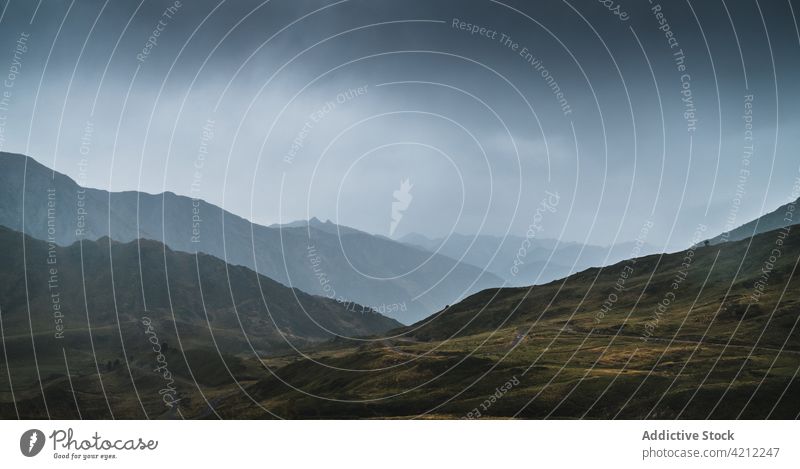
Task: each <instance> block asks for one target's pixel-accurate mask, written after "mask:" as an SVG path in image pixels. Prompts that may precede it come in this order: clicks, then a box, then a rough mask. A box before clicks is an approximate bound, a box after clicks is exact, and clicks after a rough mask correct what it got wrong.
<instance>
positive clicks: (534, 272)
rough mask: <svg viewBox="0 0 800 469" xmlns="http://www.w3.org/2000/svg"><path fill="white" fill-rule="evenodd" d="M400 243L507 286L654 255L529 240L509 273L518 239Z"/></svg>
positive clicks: (411, 239) (457, 237)
mask: <svg viewBox="0 0 800 469" xmlns="http://www.w3.org/2000/svg"><path fill="white" fill-rule="evenodd" d="M400 241H402V242H404V243H406V244H408V245H411V246H418V247H421V248H423V249H426V250H427V251H430V252H438V253H440V254H444V255H446V256H449V257H452V258H453V259H457V260H459V261H462V262H466V263H468V264H472V265H475V266H478V267H481V268H486V270H488V271H489V272H491V273H493V274H495V275H497V276H498V277H500V278H502V279H503V280H505V281H506V284H507V285H509V286H525V285H534V284H542V283H547V282H550V281H553V280H556V279H559V278H564V277H566V276H568V275H570V274H573V273H575V272H580V271H582V270H585V269H587V268H589V267H602V266H604V265H610V264H614V263H616V262H619V261H621V260H623V259H627V258H629V257H632V256H636V255H644V254H651V253H653V252H657V248H655V247H654V246H651V245H649V244H646V243H645V244H642V245H641V246H639V247H638V249H634V248H635V247H636V244H635V243H634V242H624V243H619V244H616V245H613V246H608V247H603V246H594V245H590V244H586V245H584V244H580V243H573V242H561V241H558V240H554V239H532V240H530V245H531V248H529V249H526V250H525V256H524V257H520V258H519V260H520V261H522V264H521V265H518V266H517V269H515V270H514V271H513V272H512V267H513V266H514V265H515V260H516V259H517V253H518V252H519V251H520V248H521V247H522V246H525V245H526V244H527V243H526V239H525V238H524V237H522V236H514V235H509V236H505V237H500V236H490V235H478V236H470V235H463V234H458V233H455V234H452V235H450V236H449V237H447V238H434V239H431V238H427V237H425V236H423V235H420V234H416V233H412V234H408V235H406V236H404V237H402V238H400ZM523 243H525V244H523Z"/></svg>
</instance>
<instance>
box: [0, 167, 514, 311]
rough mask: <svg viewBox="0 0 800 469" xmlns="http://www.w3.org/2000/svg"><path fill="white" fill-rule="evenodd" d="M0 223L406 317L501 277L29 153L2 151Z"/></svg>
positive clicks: (360, 235) (332, 228)
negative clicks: (207, 264)
mask: <svg viewBox="0 0 800 469" xmlns="http://www.w3.org/2000/svg"><path fill="white" fill-rule="evenodd" d="M48 210H49V212H48ZM23 215H24V223H23ZM48 216H49V218H48ZM0 225H3V226H6V227H8V228H11V229H13V230H17V231H22V232H24V233H26V234H28V235H30V236H32V237H34V238H38V239H42V240H47V239H48V238H52V239H53V240H54V241H55V242H56V243H57V244H59V245H62V246H67V245H70V244H72V243H74V242H75V241H78V240H79V239H87V240H97V239H99V238H101V237H104V236H108V237H110V238H111V239H113V240H115V241H119V242H123V243H126V242H131V241H134V240H136V239H139V238H144V239H151V240H155V241H160V242H163V243H165V244H166V245H167V246H169V247H170V248H171V249H173V250H176V251H184V252H202V253H206V254H210V255H212V256H215V257H217V258H219V259H222V260H225V261H226V262H227V263H229V264H233V265H242V266H245V267H248V268H251V269H253V270H255V271H257V272H259V273H261V274H263V275H266V276H267V277H269V278H271V279H273V280H275V281H277V282H280V283H282V284H284V285H287V286H291V287H294V288H299V289H300V290H302V291H305V292H307V293H310V294H315V295H321V296H327V297H331V298H335V299H340V300H342V302H354V303H358V304H362V305H366V306H370V307H372V308H374V309H375V310H377V311H380V312H383V313H385V314H386V315H388V316H391V317H393V318H395V319H397V320H399V321H401V322H404V323H406V324H409V323H411V322H415V321H417V320H419V319H422V318H423V317H425V316H427V315H429V314H430V313H431V312H432V311H436V310H439V309H441V308H442V307H443V306H445V305H447V304H451V303H454V302H456V301H458V300H459V299H460V298H463V297H465V296H467V295H469V294H471V293H474V292H477V291H480V290H483V289H485V288H489V287H494V286H498V285H501V284H502V283H503V281H502V280H501V279H500V278H498V277H497V276H496V275H494V274H491V273H489V272H483V271H482V270H481V269H479V268H477V267H474V266H472V265H469V264H467V263H462V262H456V261H455V260H453V259H451V258H450V257H447V256H444V255H431V254H430V253H429V252H427V251H425V250H423V249H419V248H415V247H412V246H409V245H407V244H403V243H400V242H395V241H392V240H390V239H388V238H385V237H382V236H374V235H371V234H368V233H364V232H361V231H358V230H355V229H352V228H346V227H337V226H336V225H334V224H332V223H330V222H328V223H322V222H320V221H318V220H312V221H311V222H310V223H300V224H294V225H291V226H284V227H277V226H274V227H266V226H261V225H257V224H253V223H250V222H249V221H247V220H245V219H244V218H242V217H239V216H237V215H234V214H232V213H230V212H227V211H225V210H223V209H222V208H220V207H218V206H215V205H212V204H209V203H207V202H205V201H203V200H199V199H192V198H190V197H184V196H180V195H176V194H174V193H171V192H165V193H162V194H158V195H152V194H147V193H142V192H135V191H126V192H107V191H104V190H98V189H83V188H81V187H80V186H79V185H78V184H77V183H76V182H75V181H74V180H72V179H71V178H69V177H68V176H65V175H63V174H61V173H58V172H55V171H53V170H51V169H49V168H47V167H45V166H43V165H41V164H39V163H37V162H36V161H35V160H33V159H32V158H30V157H26V156H23V155H17V154H10V153H0ZM51 235H52V236H51Z"/></svg>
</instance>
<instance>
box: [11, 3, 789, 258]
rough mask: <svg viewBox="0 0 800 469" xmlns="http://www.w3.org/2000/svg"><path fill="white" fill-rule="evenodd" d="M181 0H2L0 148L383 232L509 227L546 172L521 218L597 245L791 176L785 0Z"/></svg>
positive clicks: (699, 218)
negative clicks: (404, 186) (547, 205)
mask: <svg viewBox="0 0 800 469" xmlns="http://www.w3.org/2000/svg"><path fill="white" fill-rule="evenodd" d="M174 3H175V2H174V1H166V0H165V1H146V2H139V1H138V0H136V1H134V0H130V1H113V2H106V1H101V0H93V1H92V0H81V1H75V2H72V1H67V0H42V1H38V2H37V1H29V0H11V1H9V2H7V3H5V4H4V5H3V13H2V19H0V41H1V42H0V43H1V44H2V45H3V48H2V51H0V68H1V69H2V70H3V74H2V76H3V77H4V78H5V77H6V71H8V72H18V73H12V74H13V79H12V80H11V83H12V85H11V86H8V84H7V83H8V82H7V83H6V84H4V86H0V88H3V90H2V91H4V92H6V93H7V97H6V98H5V99H6V101H8V109H7V110H0V119H2V118H3V117H5V118H6V119H5V123H4V124H3V126H2V130H3V133H2V136H3V140H2V149H3V150H4V151H11V152H18V153H24V154H28V155H30V156H32V157H34V158H35V159H37V160H38V161H40V162H42V163H43V164H46V165H48V166H51V167H54V168H55V169H56V170H58V171H60V172H63V173H66V174H68V175H70V176H71V177H73V178H75V179H77V180H78V181H79V182H81V183H83V184H85V185H88V186H91V187H98V188H103V189H110V190H115V191H118V190H141V191H146V192H150V193H158V192H163V191H172V192H175V193H178V194H184V195H189V196H195V197H200V198H203V199H206V200H208V201H209V202H212V203H215V204H218V205H221V206H223V207H224V208H225V209H227V210H230V211H232V212H234V213H236V214H239V215H242V216H244V217H246V218H249V219H251V220H253V221H255V222H258V223H262V224H272V223H278V222H288V221H292V220H296V219H305V218H310V217H312V216H315V217H317V218H320V219H323V220H324V219H331V220H333V221H335V222H338V223H340V224H344V225H349V226H353V227H356V228H359V229H363V230H365V231H369V232H372V233H378V234H383V235H389V234H390V230H391V226H392V221H393V219H394V220H395V226H396V229H395V230H394V232H393V233H392V235H393V236H395V237H397V236H402V235H404V234H407V233H410V232H416V233H422V234H425V235H427V236H444V235H447V234H448V233H450V232H452V231H455V232H459V233H470V234H472V233H482V234H494V235H503V234H505V233H512V234H517V235H524V234H525V232H526V230H527V229H528V226H529V225H530V224H531V223H533V222H534V217H535V216H536V214H537V207H539V206H540V202H541V201H542V200H543V199H545V198H546V197H548V196H547V193H548V192H550V193H557V194H558V195H559V199H558V205H557V206H556V207H553V210H554V211H548V212H547V213H546V214H544V215H543V216H542V217H540V220H539V224H538V226H540V227H541V228H542V230H543V231H542V232H541V233H537V236H546V237H552V238H558V237H560V238H562V239H564V240H568V241H588V242H591V243H595V244H610V243H613V242H620V241H629V240H632V239H634V238H636V236H637V234H638V233H639V230H640V228H641V226H642V225H643V224H644V223H645V222H646V221H648V220H651V221H653V223H654V224H655V226H656V229H654V230H651V232H650V234H649V237H648V239H647V242H649V243H651V244H654V245H657V246H659V247H664V248H665V249H679V248H682V247H685V246H686V245H687V244H688V243H689V242H690V241H691V238H692V233H693V232H694V230H695V227H696V226H697V225H698V224H701V223H702V224H706V225H708V227H709V230H710V232H711V233H712V234H716V233H718V232H721V231H723V230H724V229H725V220H726V219H727V218H728V217H729V214H730V213H731V210H732V209H731V207H733V206H734V205H735V204H738V203H739V199H741V209H740V210H739V211H738V214H737V215H736V217H737V224H742V223H744V222H746V221H748V220H750V219H751V218H754V217H756V216H758V215H759V214H761V213H763V212H766V211H770V210H772V209H774V208H775V207H777V206H778V205H780V204H782V203H785V202H787V201H788V198H789V196H790V193H791V186H792V181H793V180H794V179H795V178H796V177H797V176H798V175H799V173H798V164H799V163H800V158H798V151H797V150H798V143H799V142H798V139H799V138H800V136H798V132H797V131H796V129H797V126H798V117H799V116H798V112H800V111H798V106H797V105H796V103H797V102H798V89H799V87H800V80H798V78H800V75H799V74H798V72H799V71H800V70H798V68H799V65H800V61H799V60H798V57H800V36H799V35H798V32H797V29H796V22H795V21H794V19H793V18H794V15H795V13H797V12H798V10H800V8H799V7H800V5H797V4H790V2H786V1H769V2H766V1H762V2H754V1H736V2H734V1H729V2H721V1H702V2H700V1H695V2H679V1H670V2H663V3H664V4H663V6H662V5H659V4H658V3H657V2H653V3H650V2H646V1H622V2H616V3H614V4H618V5H620V7H619V9H618V10H616V11H615V10H613V8H612V9H609V8H606V7H605V6H604V5H603V4H601V3H600V2H596V1H583V2H567V1H547V2H535V5H534V2H522V1H516V2H507V3H502V2H491V1H483V0H471V1H460V0H459V1H456V0H453V1H430V0H420V1H375V0H369V1H340V2H328V1H296V0H273V1H267V2H262V1H254V0H253V1H251V0H236V1H233V0H228V1H221V2H220V1H217V0H209V1H205V0H203V1H197V0H192V1H188V0H185V1H184V2H183V3H182V5H181V6H180V7H179V8H177V9H173V10H177V11H173V12H172V13H170V12H167V14H166V15H165V11H166V9H167V8H168V7H170V6H171V5H174ZM606 3H609V4H611V3H612V2H606ZM37 4H38V5H37ZM659 10H660V11H659ZM662 14H663V16H662ZM159 21H160V23H159ZM462 21H463V22H465V23H464V24H462V23H461V22H462ZM466 24H469V26H467V25H466ZM472 25H475V26H476V27H475V28H472ZM481 28H485V29H483V30H482V29H481ZM154 31H156V32H157V33H158V37H157V38H155V41H151V42H150V45H149V46H148V38H149V37H150V36H151V35H153V34H154ZM472 31H476V32H475V34H472ZM21 38H22V39H23V40H22V41H20V39H21ZM507 38H508V40H506V39H507ZM670 41H672V42H670ZM18 42H21V43H23V44H24V45H25V47H22V48H21V49H24V51H22V50H20V48H18ZM15 53H16V55H15ZM531 62H533V63H531ZM556 87H557V89H556ZM749 95H752V102H751V104H752V108H751V109H749V110H748V109H747V108H746V107H745V102H746V101H747V98H746V96H749ZM684 98H686V99H684ZM687 111H691V112H693V114H687ZM746 112H751V113H752V128H753V134H752V135H753V139H752V142H749V141H748V140H747V136H748V135H749V134H746V132H745V131H746V130H747V129H746V127H745V125H746V121H745V119H743V115H744V114H745V113H746ZM694 119H696V122H695V120H694ZM87 127H89V128H90V129H91V132H87ZM204 127H205V130H206V133H205V136H204ZM211 133H213V136H212V135H211ZM750 143H752V144H753V146H754V151H753V153H752V155H750V154H749V153H748V152H747V146H748V145H749V144H750ZM82 145H83V146H82ZM293 145H294V148H293ZM82 159H83V160H84V161H85V162H88V165H86V166H81V164H80V162H81V160H82ZM742 169H747V170H749V171H750V172H749V173H742ZM741 174H745V176H744V178H743V179H742V180H740V175H741ZM404 180H408V181H409V184H410V189H408V190H407V191H403V190H400V187H401V182H402V181H404ZM740 183H741V185H740V186H739V189H738V190H739V192H740V196H737V195H736V194H737V184H740ZM742 190H743V192H742ZM396 191H399V192H398V194H399V195H396V194H395V192H396ZM742 193H743V196H742V195H741V194H742ZM401 199H404V201H403V200H401ZM393 202H394V203H395V208H394V213H393ZM540 212H541V211H540Z"/></svg>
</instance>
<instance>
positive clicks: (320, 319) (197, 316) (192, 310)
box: [0, 227, 401, 350]
mask: <svg viewBox="0 0 800 469" xmlns="http://www.w3.org/2000/svg"><path fill="white" fill-rule="evenodd" d="M0 279H2V282H0V305H2V319H3V327H4V330H5V333H6V334H7V335H8V334H11V335H13V334H15V333H28V332H30V333H32V334H34V335H36V334H44V336H45V337H46V339H53V338H57V339H58V338H61V337H57V336H69V335H70V331H72V330H83V329H103V328H108V327H112V326H113V327H116V326H117V324H119V323H123V324H130V323H136V322H137V321H139V320H141V319H142V318H143V317H147V318H149V319H150V320H152V321H154V322H159V323H163V324H165V327H166V332H165V333H174V331H175V330H176V327H177V328H178V329H181V328H186V329H187V331H190V332H187V338H188V340H189V341H196V340H197V337H194V336H193V335H192V332H191V331H192V330H201V331H202V330H209V329H211V330H214V331H216V332H217V333H218V334H219V335H220V336H221V337H222V338H223V339H222V340H223V341H229V340H230V339H231V338H232V337H234V336H235V337H237V339H240V347H239V348H240V349H241V350H244V349H248V348H249V347H248V346H247V344H248V342H249V343H250V344H253V345H254V346H256V347H257V348H258V349H275V348H290V347H292V346H305V345H307V344H308V343H311V342H315V341H316V342H318V341H322V340H327V339H330V338H333V337H336V336H342V337H345V338H349V337H358V336H370V335H377V334H381V333H383V332H385V331H387V330H388V329H391V328H396V327H399V326H400V325H401V324H400V323H399V322H397V321H395V320H393V319H390V318H388V317H385V316H383V315H381V314H379V313H377V312H375V311H373V310H371V309H369V308H366V307H362V306H360V305H357V304H342V303H339V302H337V301H335V300H330V299H328V298H324V297H320V296H312V295H309V294H307V293H304V292H302V291H300V290H297V289H291V288H288V287H286V286H284V285H282V284H280V283H278V282H275V281H274V280H271V279H269V278H267V277H265V276H263V275H259V274H256V273H255V272H253V271H252V270H250V269H248V268H246V267H242V266H231V265H227V264H225V262H223V261H222V260H220V259H217V258H216V257H214V256H210V255H207V254H202V253H199V254H189V253H183V252H178V251H173V250H172V249H170V248H168V247H166V246H165V245H163V244H161V243H160V242H158V241H152V240H137V241H132V242H128V243H120V242H117V241H113V240H111V239H109V238H107V237H104V238H101V239H99V240H97V241H81V242H76V243H74V244H72V245H70V246H66V247H62V246H57V245H55V244H51V243H48V242H45V241H40V240H37V239H34V238H32V237H30V236H27V235H23V234H22V233H19V232H16V231H13V230H9V229H7V228H2V227H0ZM59 313H60V314H59ZM57 319H58V320H57ZM29 324H30V326H32V329H31V330H29ZM174 324H175V325H174ZM59 325H60V326H59ZM176 325H177V326H176Z"/></svg>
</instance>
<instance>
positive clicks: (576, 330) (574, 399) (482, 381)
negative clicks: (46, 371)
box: [4, 231, 800, 419]
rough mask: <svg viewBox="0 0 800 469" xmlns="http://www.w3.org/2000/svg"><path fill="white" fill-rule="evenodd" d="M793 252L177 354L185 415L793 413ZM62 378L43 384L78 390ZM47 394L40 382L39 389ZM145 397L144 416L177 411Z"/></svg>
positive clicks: (791, 236) (799, 249) (723, 248)
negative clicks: (417, 318)
mask: <svg viewBox="0 0 800 469" xmlns="http://www.w3.org/2000/svg"><path fill="white" fill-rule="evenodd" d="M776 249H777V251H776ZM778 253H779V254H780V255H779V256H778V255H777V254H778ZM770 256H773V257H774V259H773V261H774V262H772V261H771V260H770ZM798 258H800V233H795V232H790V233H788V235H787V234H786V232H783V233H782V232H780V231H773V232H769V233H764V234H762V235H759V236H757V237H755V238H753V239H752V240H751V239H748V240H743V241H739V242H736V243H725V244H722V245H716V246H709V247H699V248H696V249H692V250H688V251H684V252H679V253H674V254H668V255H663V256H647V257H643V258H639V259H636V260H630V261H626V262H622V263H619V264H616V265H613V266H610V267H607V268H604V269H589V270H587V271H584V272H581V273H579V274H576V275H573V276H571V277H568V278H566V279H564V280H562V281H558V282H553V283H550V284H547V285H542V286H536V287H533V288H517V289H502V290H497V289H495V290H486V291H483V292H480V293H478V294H476V295H473V296H471V297H469V298H467V299H466V300H465V301H463V302H461V303H459V304H457V305H453V306H451V307H449V308H447V309H445V310H443V311H441V312H440V313H438V314H437V315H435V316H433V317H431V318H429V320H426V321H421V322H419V323H417V324H414V325H413V326H409V327H404V328H398V329H395V330H393V331H390V332H389V333H388V335H389V336H394V337H390V338H386V339H383V340H375V341H371V342H359V343H355V342H353V341H347V340H341V339H339V340H331V341H328V342H325V343H321V344H315V345H310V346H308V347H305V348H304V349H303V353H297V352H294V351H291V352H285V353H278V354H271V355H269V356H267V355H262V356H258V357H256V356H254V355H253V354H248V353H238V354H229V355H222V356H219V355H218V354H215V353H212V351H209V350H208V349H206V351H203V349H202V348H200V349H199V350H200V351H198V352H196V353H198V354H200V356H201V357H202V356H204V355H203V354H206V355H205V356H215V357H218V358H215V359H214V360H211V359H208V360H205V359H203V358H200V359H199V360H198V358H193V357H189V356H187V358H186V359H179V358H180V354H179V352H178V351H174V350H173V352H172V353H173V354H175V358H174V359H172V358H171V360H175V361H176V362H184V363H186V364H187V366H186V368H185V370H186V371H181V373H182V376H183V377H184V378H182V379H183V381H181V382H180V383H179V387H180V388H181V390H182V391H181V392H182V393H183V395H184V396H185V399H184V400H182V401H181V404H180V416H183V417H185V418H217V417H220V418H273V417H281V418H395V417H403V418H410V417H415V418H416V417H420V418H512V417H517V418H636V419H641V418H691V419H702V418H713V419H720V418H758V419H761V418H796V416H797V415H798V413H800V380H798V376H797V375H798V371H799V370H800V334H799V333H798V330H797V325H798V321H799V318H800V306H799V305H798V301H800V298H798V291H800V288H799V287H800V282H799V281H798V277H799V276H798V274H797V269H796V264H797V261H798ZM611 295H615V296H611ZM753 295H756V296H757V298H758V301H755V299H754V296H753ZM610 298H613V301H610ZM667 300H668V301H667ZM604 303H605V306H604ZM659 305H662V306H661V308H659ZM26 340H27V338H26ZM212 350H213V349H212ZM135 362H136V361H135ZM226 367H227V368H230V367H235V368H236V369H237V371H236V372H233V373H229V372H228V371H227V370H226ZM62 370H63V366H62ZM189 370H191V371H194V370H196V371H197V373H196V375H199V377H198V376H195V379H191V377H190V375H189V373H188V371H189ZM222 370H225V371H222ZM53 372H54V373H56V371H55V367H54V371H53ZM62 373H63V371H62ZM106 373H110V375H109V376H113V378H111V377H109V378H108V379H109V380H111V382H113V383H114V384H115V385H116V386H119V388H118V389H119V390H120V391H119V393H118V394H117V393H115V395H114V398H113V399H117V400H119V401H120V402H119V403H117V404H116V405H118V406H120V408H121V409H127V413H126V411H125V410H120V411H119V412H118V413H117V414H115V415H117V416H118V417H119V416H122V417H125V416H134V415H140V413H139V414H137V413H136V412H134V410H135V407H136V406H135V405H134V404H136V403H137V401H136V400H135V399H134V398H133V397H131V394H130V390H128V394H127V395H126V394H125V393H124V391H123V390H124V389H125V386H126V379H127V378H126V376H125V375H124V374H122V373H121V372H119V371H114V370H112V371H110V372H106ZM114 373H116V374H114ZM141 373H143V377H142V378H139V379H141V380H144V377H147V373H146V372H145V371H144V369H143V370H142V371H141ZM95 374H96V373H95ZM100 375H101V376H103V377H104V379H105V374H103V372H101V373H100ZM58 376H59V375H57V374H56V375H54V378H53V379H54V381H52V382H51V384H50V385H49V386H47V387H45V394H47V393H52V394H53V395H54V396H69V395H70V391H69V388H68V386H67V384H68V383H67V382H66V380H65V379H64V377H63V374H61V375H60V378H58ZM218 376H233V377H234V378H235V381H234V380H233V379H232V378H229V379H219V380H217V379H214V378H215V377H218ZM58 379H61V381H58ZM92 379H94V381H92ZM150 379H152V377H151V378H150ZM96 381H97V378H96V377H94V378H93V377H92V375H91V374H85V375H81V376H79V377H77V378H74V379H73V384H75V386H81V392H82V393H83V392H85V393H87V394H86V397H84V398H83V399H85V400H86V405H88V406H90V407H91V406H92V405H94V406H97V404H96V403H97V402H100V403H104V401H103V400H102V399H100V400H98V399H97V396H98V386H97V384H96ZM127 381H130V380H129V379H127ZM76 382H77V384H76ZM93 383H94V384H93ZM127 386H130V383H129V382H128V383H127ZM84 389H85V390H84ZM59 393H60V394H59ZM37 394H38V395H39V396H41V391H38V389H37V388H35V387H31V388H30V391H29V399H35V397H36V396H37ZM82 395H83V394H80V395H79V399H78V401H79V402H80V403H81V404H80V407H81V408H83V405H84V404H83V402H84V401H82V400H81V399H82V398H81V397H80V396H82ZM89 395H92V396H94V399H89V397H88V396H89ZM126 396H127V397H126ZM48 400H49V398H48ZM39 401H41V398H40V397H39ZM62 401H63V400H62ZM62 401H58V402H62ZM23 402H24V403H25V405H31V406H32V405H33V404H30V403H29V402H28V401H23ZM67 402H68V401H67ZM92 403H94V404H92ZM149 405H150V407H148V409H149V411H150V412H154V413H153V414H149V415H153V416H160V417H175V418H177V417H178V415H176V414H175V413H174V412H173V413H169V412H165V408H164V406H163V405H159V403H158V402H157V401H154V402H151V403H150V404H149ZM32 408H34V409H36V408H37V407H35V406H33V407H32ZM211 408H213V411H212V410H211ZM132 409H133V410H132ZM97 411H98V412H99V414H98V415H103V409H102V408H100V409H97ZM65 412H69V409H67V410H65ZM73 412H74V410H73ZM4 414H6V415H13V409H12V408H11V407H10V406H9V405H6V407H5V408H4Z"/></svg>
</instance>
